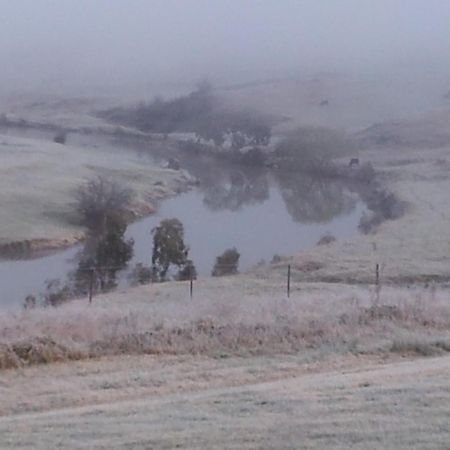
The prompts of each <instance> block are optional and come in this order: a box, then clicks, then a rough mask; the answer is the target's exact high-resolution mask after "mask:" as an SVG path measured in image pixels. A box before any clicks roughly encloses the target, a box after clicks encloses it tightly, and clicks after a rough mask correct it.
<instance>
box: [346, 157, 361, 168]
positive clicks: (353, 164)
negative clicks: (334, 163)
mask: <svg viewBox="0 0 450 450" xmlns="http://www.w3.org/2000/svg"><path fill="white" fill-rule="evenodd" d="M348 166H349V167H351V168H353V167H358V166H359V159H358V158H352V159H351V160H350V162H349V163H348Z"/></svg>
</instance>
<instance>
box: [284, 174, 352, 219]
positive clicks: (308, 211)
mask: <svg viewBox="0 0 450 450" xmlns="http://www.w3.org/2000/svg"><path fill="white" fill-rule="evenodd" d="M276 179H277V181H278V184H279V187H280V192H281V195H282V197H283V200H284V202H285V204H286V208H287V210H288V212H289V214H290V215H291V217H292V218H293V219H294V220H295V221H296V222H303V223H317V222H329V221H330V220H332V219H333V218H334V217H336V216H339V215H342V214H348V213H350V212H351V211H352V210H353V208H354V207H355V206H356V199H355V198H354V197H352V196H351V194H350V193H349V192H348V191H347V190H346V189H345V186H344V185H343V184H342V183H338V182H336V181H330V180H327V179H321V178H313V177H310V176H308V175H305V174H301V173H295V172H278V173H276Z"/></svg>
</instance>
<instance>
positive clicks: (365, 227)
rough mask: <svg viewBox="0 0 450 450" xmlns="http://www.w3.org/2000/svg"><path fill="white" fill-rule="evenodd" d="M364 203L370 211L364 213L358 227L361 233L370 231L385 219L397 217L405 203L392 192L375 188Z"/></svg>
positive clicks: (403, 208) (401, 212)
mask: <svg viewBox="0 0 450 450" xmlns="http://www.w3.org/2000/svg"><path fill="white" fill-rule="evenodd" d="M365 201H366V204H367V207H368V209H369V210H370V213H364V214H363V216H362V217H361V220H360V221H359V225H358V228H359V230H360V231H361V232H362V233H366V234H367V233H370V232H372V231H374V230H375V229H376V227H377V226H378V225H380V224H381V223H383V222H384V221H385V220H395V219H398V218H399V217H400V216H401V215H402V214H403V213H404V210H405V203H404V202H402V201H400V200H399V199H398V198H397V197H396V196H395V195H394V194H393V193H392V192H389V191H386V190H383V189H376V190H374V191H373V192H372V193H371V194H370V195H369V196H368V197H367V198H365Z"/></svg>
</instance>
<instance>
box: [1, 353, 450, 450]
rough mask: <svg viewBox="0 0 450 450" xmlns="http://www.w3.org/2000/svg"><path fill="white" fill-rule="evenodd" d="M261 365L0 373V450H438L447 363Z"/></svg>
mask: <svg viewBox="0 0 450 450" xmlns="http://www.w3.org/2000/svg"><path fill="white" fill-rule="evenodd" d="M262 359H263V358H248V359H242V358H239V359H234V358H232V359H226V360H220V359H219V360H216V359H206V358H200V357H199V358H191V359H186V358H184V359H183V358H181V359H180V358H174V357H165V358H161V357H160V358H155V357H141V358H137V357H129V358H115V359H111V360H104V361H102V362H101V363H100V364H99V363H98V362H95V361H91V362H83V363H72V364H61V365H52V366H47V367H37V368H31V369H26V370H25V371H24V372H23V373H22V374H21V375H20V376H17V372H6V373H3V374H2V380H1V382H0V386H1V391H2V399H4V400H3V401H2V411H1V413H2V417H1V418H0V446H1V448H5V449H6V448H37V449H40V448H42V449H50V448H108V449H109V448H177V447H179V448H236V449H237V448H239V449H241V448H262V447H264V448H321V449H322V448H323V449H325V448H342V449H344V448H361V449H371V448H373V449H380V448H384V449H390V448H395V449H400V448H402V449H403V448H409V449H444V448H449V446H448V445H449V444H448V442H449V440H450V420H449V419H450V389H449V386H448V374H449V373H450V357H441V358H432V359H420V360H397V361H389V362H383V361H382V360H381V359H380V358H377V359H370V358H368V357H366V358H356V357H352V356H349V357H346V358H341V360H340V361H339V360H338V359H335V360H333V361H327V362H324V361H323V362H321V363H318V364H315V365H308V364H302V363H301V362H300V358H299V357H293V356H290V357H281V356H280V357H276V358H271V359H268V358H267V359H265V360H262ZM50 377H52V378H50ZM52 379H53V381H52ZM5 393H6V396H4V395H3V394H5ZM18 393H22V396H21V395H17V394H18ZM14 399H15V401H14ZM22 400H23V401H25V403H21V401H22ZM26 401H28V402H29V403H28V404H27V403H26ZM14 411H16V412H14Z"/></svg>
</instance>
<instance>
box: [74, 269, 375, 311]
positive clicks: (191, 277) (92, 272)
mask: <svg viewBox="0 0 450 450" xmlns="http://www.w3.org/2000/svg"><path fill="white" fill-rule="evenodd" d="M142 267H143V268H145V269H147V270H150V271H153V270H154V267H151V266H150V267H149V266H142ZM214 268H215V269H220V270H225V273H223V275H232V274H236V273H238V271H237V265H236V264H218V265H215V266H214ZM380 269H381V267H380V264H378V263H377V264H376V265H375V271H374V285H375V288H376V293H377V295H379V292H380V286H381V280H380ZM110 270H114V271H118V270H124V267H123V266H95V267H86V268H80V269H78V271H83V272H88V273H89V289H88V298H89V303H92V299H93V297H94V294H95V293H96V292H95V289H94V285H95V283H96V281H98V280H96V277H98V276H99V274H100V273H101V272H105V271H110ZM196 279H197V274H196V271H195V268H193V267H192V268H191V270H190V271H189V272H188V273H187V274H185V277H183V279H182V280H177V281H181V282H188V283H189V296H190V298H191V299H192V298H193V295H194V281H195V280H196ZM156 281H157V280H156V277H152V276H150V278H149V280H148V283H142V284H151V283H155V282H156ZM291 286H292V266H291V264H288V265H287V267H286V284H285V287H284V288H283V289H284V290H285V292H286V296H287V297H288V298H290V296H291Z"/></svg>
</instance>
